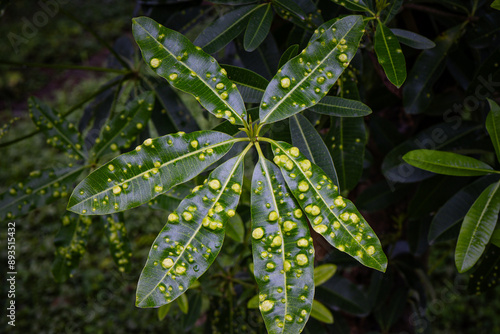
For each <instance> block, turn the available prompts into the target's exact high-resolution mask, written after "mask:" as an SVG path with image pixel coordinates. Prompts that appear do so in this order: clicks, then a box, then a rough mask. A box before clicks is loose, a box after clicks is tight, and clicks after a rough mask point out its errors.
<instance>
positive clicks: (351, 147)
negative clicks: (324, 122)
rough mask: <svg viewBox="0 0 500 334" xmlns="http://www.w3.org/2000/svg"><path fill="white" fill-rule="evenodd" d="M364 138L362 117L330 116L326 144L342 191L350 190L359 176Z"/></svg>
mask: <svg viewBox="0 0 500 334" xmlns="http://www.w3.org/2000/svg"><path fill="white" fill-rule="evenodd" d="M366 140H367V133H366V130H365V123H364V120H363V118H361V117H358V118H343V117H332V118H331V126H330V131H329V132H328V134H327V137H326V145H327V147H328V149H329V150H330V152H331V154H332V158H333V162H334V165H335V167H336V169H337V177H338V185H339V187H340V189H341V190H342V191H344V190H352V189H353V188H354V187H356V185H357V184H358V182H359V179H360V178H361V174H362V173H363V162H364V159H365V144H366Z"/></svg>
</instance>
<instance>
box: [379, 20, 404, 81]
mask: <svg viewBox="0 0 500 334" xmlns="http://www.w3.org/2000/svg"><path fill="white" fill-rule="evenodd" d="M378 23H379V27H380V34H381V35H382V39H383V41H384V45H385V48H386V50H387V56H388V57H389V61H390V63H391V67H392V72H393V74H394V76H395V77H396V80H397V83H398V84H399V76H398V72H397V71H396V67H395V66H394V61H393V59H392V55H391V49H390V48H389V44H387V39H386V38H385V31H384V29H385V26H384V25H383V24H382V22H380V21H378ZM387 29H388V28H387Z"/></svg>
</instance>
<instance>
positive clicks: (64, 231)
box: [52, 213, 92, 282]
mask: <svg viewBox="0 0 500 334" xmlns="http://www.w3.org/2000/svg"><path fill="white" fill-rule="evenodd" d="M91 224H92V219H91V217H85V216H80V215H76V214H73V213H68V214H66V215H64V217H63V218H62V226H61V229H60V230H59V232H58V233H57V235H56V237H55V239H54V245H55V247H56V257H55V259H54V263H53V265H52V275H54V278H55V279H56V281H58V282H64V281H66V280H67V279H68V278H70V276H71V275H72V273H73V272H74V270H75V269H76V268H78V264H79V263H80V260H81V258H82V256H83V254H85V252H86V251H87V239H88V233H89V228H90V225H91Z"/></svg>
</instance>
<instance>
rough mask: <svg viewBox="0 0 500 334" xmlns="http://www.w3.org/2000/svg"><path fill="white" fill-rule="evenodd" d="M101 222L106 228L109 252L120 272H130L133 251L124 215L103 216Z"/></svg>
mask: <svg viewBox="0 0 500 334" xmlns="http://www.w3.org/2000/svg"><path fill="white" fill-rule="evenodd" d="M101 221H102V223H103V226H104V234H105V235H106V239H107V240H108V244H109V252H110V253H111V256H112V257H113V260H114V261H115V263H116V264H117V265H118V270H120V271H121V272H128V271H130V259H131V258H132V249H131V247H130V241H129V239H128V236H127V229H126V227H125V224H124V222H123V215H122V214H114V215H109V216H101Z"/></svg>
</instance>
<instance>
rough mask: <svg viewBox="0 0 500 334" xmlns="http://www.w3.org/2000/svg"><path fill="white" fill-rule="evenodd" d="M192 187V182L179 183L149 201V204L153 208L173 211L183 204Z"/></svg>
mask: <svg viewBox="0 0 500 334" xmlns="http://www.w3.org/2000/svg"><path fill="white" fill-rule="evenodd" d="M192 189H193V187H192V185H191V184H189V185H188V184H185V183H184V184H179V185H178V186H175V187H173V188H172V189H170V190H169V191H167V192H166V193H164V194H161V195H159V196H157V197H155V198H154V199H153V200H152V201H151V202H149V205H150V206H151V207H152V208H153V209H158V210H164V211H167V212H172V211H174V210H175V209H176V208H177V207H178V206H179V204H181V201H182V200H183V199H184V197H186V196H187V195H189V194H190V193H191V190H192Z"/></svg>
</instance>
